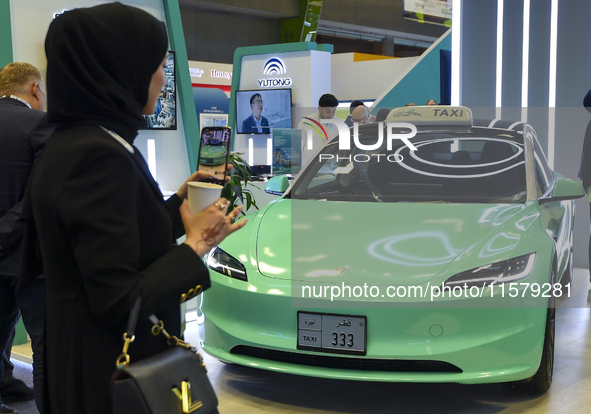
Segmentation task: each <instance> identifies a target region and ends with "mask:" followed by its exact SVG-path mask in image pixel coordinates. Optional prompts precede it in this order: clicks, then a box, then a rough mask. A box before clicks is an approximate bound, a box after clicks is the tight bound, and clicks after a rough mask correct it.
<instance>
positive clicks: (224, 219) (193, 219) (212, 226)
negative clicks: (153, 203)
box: [181, 198, 248, 257]
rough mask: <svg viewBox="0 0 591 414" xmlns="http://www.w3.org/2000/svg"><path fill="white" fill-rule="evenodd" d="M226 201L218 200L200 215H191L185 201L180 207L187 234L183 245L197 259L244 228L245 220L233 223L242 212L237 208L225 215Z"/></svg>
mask: <svg viewBox="0 0 591 414" xmlns="http://www.w3.org/2000/svg"><path fill="white" fill-rule="evenodd" d="M227 210H228V200H226V199H225V198H220V199H219V200H218V201H216V202H215V203H213V204H212V205H210V206H209V207H207V208H206V209H205V210H203V211H202V212H201V213H198V214H192V213H191V210H190V209H189V203H188V201H187V200H185V201H184V202H183V204H182V205H181V217H182V219H183V224H184V225H185V231H186V232H187V238H186V239H185V244H186V245H188V246H189V247H191V248H192V249H193V250H194V251H195V253H197V255H198V256H199V257H203V256H204V255H205V254H206V253H207V252H209V251H210V250H211V249H212V248H213V247H214V246H216V245H218V244H219V243H221V242H222V240H224V239H225V238H226V237H227V236H228V235H230V234H232V233H234V232H235V231H236V230H239V229H241V228H242V227H244V225H245V224H246V222H247V221H248V220H247V219H242V220H240V221H239V222H237V223H234V220H236V217H238V215H239V214H240V211H242V206H238V207H237V208H235V209H234V210H233V211H232V212H231V213H229V214H228V215H226V211H227Z"/></svg>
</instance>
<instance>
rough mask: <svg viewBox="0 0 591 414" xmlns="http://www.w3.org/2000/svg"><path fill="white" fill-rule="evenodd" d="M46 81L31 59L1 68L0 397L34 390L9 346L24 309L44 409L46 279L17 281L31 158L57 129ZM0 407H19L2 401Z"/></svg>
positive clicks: (17, 396)
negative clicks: (23, 285)
mask: <svg viewBox="0 0 591 414" xmlns="http://www.w3.org/2000/svg"><path fill="white" fill-rule="evenodd" d="M45 101H46V100H45V85H44V83H43V78H42V77H41V73H39V71H38V70H37V68H35V67H34V66H33V65H31V64H28V63H10V64H8V65H6V66H4V67H3V68H2V69H0V352H1V355H0V401H1V402H11V401H12V402H13V401H21V400H30V399H32V398H33V392H32V390H31V389H30V388H28V387H27V385H26V384H25V383H24V382H23V381H21V380H19V379H15V378H14V377H13V375H12V370H13V366H12V364H11V363H10V351H11V348H12V341H13V339H14V327H15V325H16V323H17V322H18V319H19V317H20V315H21V313H22V317H23V322H24V324H25V327H26V329H27V332H28V334H29V336H30V337H31V345H32V349H33V366H34V368H33V376H34V384H35V393H34V394H35V395H34V397H35V402H36V404H37V407H38V408H39V411H40V412H43V411H42V397H41V392H42V383H43V382H42V378H43V370H42V359H41V358H42V355H43V323H44V307H45V300H44V299H45V284H44V280H43V279H42V278H41V279H38V280H37V281H36V282H35V283H34V284H33V285H32V286H31V287H29V288H27V289H26V290H24V291H20V290H17V288H16V282H17V276H18V274H19V268H20V259H21V241H22V236H23V230H24V227H23V224H22V223H21V222H20V221H19V216H20V213H21V208H22V203H21V201H22V198H23V196H24V192H25V187H26V185H27V181H28V179H29V175H30V173H31V170H32V168H33V164H34V162H35V161H36V159H37V158H38V157H39V156H40V154H41V151H42V148H43V146H44V145H45V142H46V141H47V140H48V138H49V136H50V135H51V133H52V132H53V127H51V126H50V125H49V124H48V122H47V120H46V116H45V112H43V111H44V110H45ZM0 413H1V414H5V413H16V411H14V410H13V409H11V408H10V407H8V406H6V405H4V404H1V403H0Z"/></svg>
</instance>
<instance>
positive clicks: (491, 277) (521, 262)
mask: <svg viewBox="0 0 591 414" xmlns="http://www.w3.org/2000/svg"><path fill="white" fill-rule="evenodd" d="M535 260H536V254H535V253H530V254H526V255H523V256H518V257H514V258H513V259H509V260H505V261H503V262H496V263H491V264H488V265H485V266H480V267H478V268H476V269H471V270H466V271H465V272H462V273H458V274H457V275H454V276H452V277H450V278H449V279H447V280H446V281H445V283H444V286H445V287H449V288H452V289H453V287H454V286H460V287H465V288H470V287H472V286H476V287H484V286H490V285H491V284H494V285H500V284H503V283H508V282H514V281H516V280H520V279H524V278H526V277H527V276H529V274H530V273H531V270H532V269H533V267H534V261H535Z"/></svg>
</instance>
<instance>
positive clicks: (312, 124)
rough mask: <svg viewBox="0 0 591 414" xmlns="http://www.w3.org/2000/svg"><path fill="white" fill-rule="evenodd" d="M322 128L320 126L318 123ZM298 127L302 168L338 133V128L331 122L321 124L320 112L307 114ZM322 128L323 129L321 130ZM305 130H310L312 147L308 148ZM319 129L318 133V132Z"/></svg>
mask: <svg viewBox="0 0 591 414" xmlns="http://www.w3.org/2000/svg"><path fill="white" fill-rule="evenodd" d="M335 118H336V116H335V117H333V119H335ZM319 124H320V125H321V126H322V128H321V127H320V125H319ZM298 129H301V130H302V168H303V167H304V165H306V164H307V163H308V162H309V161H310V160H311V159H312V158H313V157H314V155H316V154H317V153H318V152H319V151H320V150H321V149H322V148H323V147H324V146H325V145H326V144H327V143H328V142H329V141H330V140H332V139H333V138H334V137H336V136H337V135H338V134H339V128H338V127H337V126H336V125H335V124H333V123H327V124H321V122H320V114H319V113H318V112H316V113H315V114H312V115H308V116H306V117H304V118H302V120H301V121H300V123H299V125H298ZM323 129H324V131H323ZM307 131H311V136H312V149H308V141H307V139H306V137H307V133H308V132H307ZM318 131H320V133H318Z"/></svg>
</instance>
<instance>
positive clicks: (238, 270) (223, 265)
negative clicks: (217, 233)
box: [206, 247, 248, 281]
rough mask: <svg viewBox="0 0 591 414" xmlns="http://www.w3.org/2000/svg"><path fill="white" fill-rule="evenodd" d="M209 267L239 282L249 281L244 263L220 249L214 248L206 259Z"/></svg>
mask: <svg viewBox="0 0 591 414" xmlns="http://www.w3.org/2000/svg"><path fill="white" fill-rule="evenodd" d="M206 263H207V267H209V268H210V269H211V270H214V271H216V272H218V273H221V274H223V275H226V276H229V277H231V278H234V279H238V280H244V281H246V280H248V278H247V277H246V267H244V265H243V264H242V262H241V261H240V260H238V259H236V258H235V257H232V256H230V255H229V254H228V253H226V252H225V251H223V250H222V249H220V248H219V247H215V248H213V249H212V250H211V251H210V252H209V253H208V254H207V259H206Z"/></svg>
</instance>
